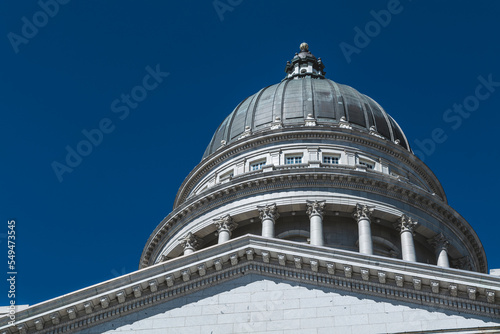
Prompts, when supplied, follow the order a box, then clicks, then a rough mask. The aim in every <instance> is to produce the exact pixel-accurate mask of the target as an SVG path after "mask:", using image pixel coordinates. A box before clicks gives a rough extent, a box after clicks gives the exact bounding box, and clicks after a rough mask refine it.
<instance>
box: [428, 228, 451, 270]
mask: <svg viewBox="0 0 500 334" xmlns="http://www.w3.org/2000/svg"><path fill="white" fill-rule="evenodd" d="M428 241H429V243H430V244H431V245H432V246H434V248H435V250H436V258H437V265H438V266H440V267H445V268H449V267H450V260H449V259H448V246H449V245H450V241H449V240H448V239H447V238H446V237H445V236H444V234H443V233H439V234H438V235H436V236H435V237H434V238H432V239H429V240H428Z"/></svg>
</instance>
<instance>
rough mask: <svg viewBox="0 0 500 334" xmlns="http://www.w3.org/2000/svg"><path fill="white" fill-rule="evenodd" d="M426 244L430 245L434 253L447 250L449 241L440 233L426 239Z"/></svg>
mask: <svg viewBox="0 0 500 334" xmlns="http://www.w3.org/2000/svg"><path fill="white" fill-rule="evenodd" d="M427 242H428V243H430V244H431V245H432V246H434V248H435V249H436V251H440V250H442V249H443V250H446V251H447V250H448V246H449V245H450V241H449V240H448V239H447V238H446V237H445V236H444V234H443V233H442V232H441V233H439V234H436V236H434V238H431V239H428V240H427Z"/></svg>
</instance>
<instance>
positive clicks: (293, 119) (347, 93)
mask: <svg viewBox="0 0 500 334" xmlns="http://www.w3.org/2000/svg"><path fill="white" fill-rule="evenodd" d="M308 114H312V115H313V117H314V118H315V119H316V121H317V124H318V125H319V126H321V125H322V126H323V127H324V126H337V125H338V124H339V120H340V119H341V117H345V120H346V121H347V122H349V123H350V125H351V126H352V128H353V130H361V131H370V129H372V130H373V129H375V130H376V132H378V134H379V135H380V136H382V137H384V138H385V139H387V140H390V141H392V142H395V141H396V140H399V145H401V146H402V147H404V148H405V149H407V150H410V146H409V144H408V141H407V139H406V137H405V135H404V133H403V131H402V130H401V128H400V127H399V125H398V124H397V123H396V122H395V121H394V119H392V117H391V116H389V115H388V114H387V113H386V112H385V111H384V109H382V107H381V106H380V105H379V104H378V103H377V102H375V101H374V100H373V99H371V98H370V97H368V96H366V95H363V94H361V93H359V92H358V91H357V90H355V89H354V88H352V87H350V86H346V85H342V84H338V83H335V82H333V81H331V80H329V79H323V78H311V77H308V76H307V77H302V78H295V79H291V80H284V81H282V82H281V83H279V84H275V85H272V86H268V87H266V88H263V89H261V90H260V91H259V92H257V93H256V94H254V95H251V96H249V97H248V98H246V99H245V100H243V101H242V102H241V103H240V104H239V105H238V106H237V107H236V108H235V109H234V110H233V112H232V113H231V114H230V115H229V116H228V117H226V119H225V120H224V121H223V122H222V123H221V125H220V126H219V128H218V129H217V131H216V132H215V134H214V136H213V137H212V140H211V141H210V144H209V145H208V147H207V149H206V150H205V154H204V155H203V157H204V158H205V157H207V156H209V155H210V154H212V153H214V152H215V151H216V150H217V149H218V148H219V147H220V146H221V141H223V140H224V141H226V144H227V145H229V144H231V143H232V142H235V141H237V140H238V138H239V137H240V136H241V135H242V134H243V132H244V131H245V128H246V127H247V126H248V127H250V129H251V131H252V133H257V132H263V131H266V130H268V131H271V125H272V123H273V121H274V120H275V119H276V117H279V118H280V119H281V121H282V123H283V127H285V128H286V127H301V126H303V125H304V122H305V119H306V118H307V115H308Z"/></svg>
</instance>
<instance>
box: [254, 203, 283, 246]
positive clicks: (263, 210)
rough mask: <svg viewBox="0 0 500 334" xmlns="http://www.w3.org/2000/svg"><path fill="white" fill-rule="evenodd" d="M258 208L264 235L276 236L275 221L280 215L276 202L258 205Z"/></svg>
mask: <svg viewBox="0 0 500 334" xmlns="http://www.w3.org/2000/svg"><path fill="white" fill-rule="evenodd" d="M257 210H259V214H260V219H261V220H262V236H263V237H268V238H274V223H275V222H276V219H278V218H279V216H280V214H279V213H278V207H277V206H276V203H273V204H266V205H263V206H261V205H258V206H257Z"/></svg>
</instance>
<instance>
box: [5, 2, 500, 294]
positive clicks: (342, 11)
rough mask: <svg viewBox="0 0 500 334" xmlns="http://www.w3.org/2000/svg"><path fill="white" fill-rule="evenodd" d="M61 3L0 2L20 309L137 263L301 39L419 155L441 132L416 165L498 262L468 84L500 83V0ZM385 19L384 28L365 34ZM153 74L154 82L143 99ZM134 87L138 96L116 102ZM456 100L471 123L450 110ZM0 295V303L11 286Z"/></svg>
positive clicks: (491, 192)
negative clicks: (184, 189) (230, 127)
mask: <svg viewBox="0 0 500 334" xmlns="http://www.w3.org/2000/svg"><path fill="white" fill-rule="evenodd" d="M45 1H46V2H47V3H53V2H52V1H48V0H45ZM60 1H61V2H62V3H64V4H59V8H55V7H54V6H53V5H52V6H45V7H46V11H48V12H50V14H51V15H44V14H43V13H42V14H40V13H39V12H40V11H41V10H43V9H42V7H43V6H42V7H41V5H40V4H39V3H38V2H37V1H2V2H1V3H0V32H1V35H2V36H3V37H2V38H1V39H0V55H1V59H2V62H1V65H0V136H1V137H0V152H1V158H2V164H1V166H0V175H1V177H0V190H1V191H0V218H1V219H0V241H1V243H0V250H1V251H0V258H2V259H3V260H0V261H3V262H4V265H3V268H4V272H6V271H7V268H6V266H7V265H6V264H7V250H6V245H7V244H6V239H5V237H6V233H7V220H8V219H11V218H15V219H16V223H17V239H16V243H17V244H16V246H17V248H16V251H17V253H16V256H17V257H16V261H17V271H18V276H17V303H21V304H27V303H28V304H34V303H37V302H41V301H44V300H47V299H49V298H53V297H57V296H60V295H62V294H65V293H69V292H71V291H74V290H77V289H80V288H83V287H86V286H89V285H91V284H95V283H98V282H101V281H104V280H107V279H110V278H113V277H115V276H118V275H121V274H125V273H128V272H131V271H134V270H136V269H137V267H138V263H139V257H140V255H141V252H142V249H143V246H144V244H145V242H146V240H147V238H148V237H149V234H150V233H151V232H152V231H153V229H154V228H155V227H156V225H157V224H158V223H159V222H160V221H161V220H162V219H163V217H165V216H166V215H167V214H168V213H169V212H170V211H171V208H172V204H173V200H174V197H175V194H176V192H177V189H178V187H179V185H180V184H181V183H182V181H183V180H184V178H185V177H186V176H187V174H188V173H189V172H190V171H191V169H192V168H193V167H194V166H195V165H196V164H197V163H198V162H199V161H200V159H201V157H202V154H203V152H204V150H205V147H206V145H207V144H208V143H209V141H210V138H211V136H212V134H213V132H214V131H215V129H216V128H217V126H218V125H219V123H220V122H221V121H222V120H223V119H224V117H225V116H226V115H227V114H229V113H230V112H231V111H232V109H233V108H234V107H235V106H236V105H237V104H238V103H239V102H240V101H241V100H242V99H244V98H245V97H247V96H248V95H251V94H253V93H255V92H257V91H258V90H259V89H260V88H262V87H264V86H267V85H271V84H274V83H277V82H279V81H280V80H281V79H282V78H283V77H284V72H283V70H284V66H285V63H286V61H287V60H289V59H291V58H292V57H293V55H294V53H295V52H296V51H298V45H299V44H300V43H301V42H303V41H306V42H308V43H309V45H310V49H311V51H312V52H313V54H315V55H316V56H318V57H322V60H323V62H324V63H325V65H326V71H327V77H328V78H330V79H332V80H334V81H336V82H339V83H343V84H347V85H350V86H353V87H355V88H356V89H358V90H359V91H360V92H362V93H364V94H367V95H368V96H371V97H372V98H374V99H375V100H376V101H378V102H379V103H380V104H381V105H382V106H383V107H384V108H385V109H386V111H387V112H388V113H389V114H391V115H392V116H393V117H394V118H395V119H396V120H397V121H398V122H399V124H400V125H401V127H402V128H403V129H404V130H405V133H406V135H407V137H408V138H409V140H410V142H411V144H412V146H413V148H414V149H418V147H417V145H416V143H415V140H420V141H424V140H426V139H427V140H430V139H429V138H432V132H433V131H434V130H435V129H436V128H441V129H442V131H441V132H442V133H441V134H440V135H439V136H438V137H439V139H440V141H441V139H442V137H443V136H445V137H446V140H445V141H444V142H440V143H436V141H434V143H435V148H434V149H433V150H431V149H430V146H429V142H428V141H427V144H428V146H427V150H428V154H425V162H426V163H427V164H428V165H429V167H430V168H431V169H432V170H433V171H434V172H435V174H436V175H437V177H438V178H439V179H440V180H441V182H442V184H443V186H444V189H445V191H446V193H447V195H448V199H449V203H450V204H451V206H452V207H453V208H455V209H456V210H457V211H458V212H459V213H460V214H462V215H463V216H464V217H465V218H466V219H467V220H468V221H469V223H470V224H471V225H472V226H473V227H474V229H475V230H476V232H477V233H478V235H479V237H480V238H481V240H482V242H483V244H484V247H485V250H486V254H487V256H488V260H489V265H490V268H500V254H499V253H500V246H499V244H498V235H500V223H499V222H498V210H497V209H498V207H499V195H498V193H499V192H498V189H499V187H500V182H499V177H498V171H497V169H498V166H499V163H500V154H499V153H500V152H499V148H498V142H499V140H498V133H499V130H498V125H499V124H500V116H499V112H498V111H499V107H500V87H496V86H494V85H493V86H491V87H490V89H491V90H492V91H487V90H484V87H483V88H482V90H481V89H480V90H479V93H480V96H481V98H482V100H479V99H478V98H477V97H475V96H476V94H477V93H476V88H477V86H478V85H479V84H481V81H480V79H478V77H480V76H482V78H484V80H490V81H493V82H494V83H495V82H500V65H499V61H498V59H500V57H499V53H500V43H499V40H498V38H499V37H498V36H499V33H500V23H499V21H498V18H499V17H500V2H498V1H494V0H490V1H474V2H470V1H467V2H466V1H409V0H401V2H400V4H399V5H398V6H395V4H394V3H393V2H392V1H390V2H388V1H372V0H371V1H308V2H304V1H257V0H253V1H250V0H244V1H237V0H232V1H231V3H232V4H233V5H229V2H228V0H221V1H219V3H218V4H219V7H218V8H219V13H218V12H217V10H216V9H215V8H214V4H213V2H212V1H211V0H207V1H168V2H167V1H129V0H114V1H97V0H92V1H90V0H87V1H77V0H72V1H68V0H65V1H62V0H60ZM43 3H45V2H44V0H42V4H43ZM223 4H225V5H226V7H224V6H223ZM224 10H225V11H224ZM381 10H385V11H388V10H391V11H392V12H393V13H392V14H391V17H390V22H388V17H387V16H383V15H382V14H380V15H381V16H380V17H379V20H385V21H384V22H383V24H380V23H377V24H374V23H373V22H372V21H374V20H375V18H374V15H373V13H371V11H375V12H376V13H380V11H381ZM219 14H220V15H219ZM375 16H377V15H375ZM23 18H25V19H23ZM221 18H222V19H223V20H221ZM34 21H35V23H36V24H37V25H38V27H37V26H36V25H35V26H32V24H34ZM356 27H358V28H359V29H360V30H361V31H365V29H369V34H370V35H371V37H370V36H368V37H369V40H367V39H365V40H362V38H358V39H356V38H355V35H356V34H357V33H356V31H355V28H356ZM377 27H378V28H377ZM33 28H34V29H33ZM370 29H371V30H370ZM23 34H24V35H23ZM341 43H344V44H341ZM347 44H348V45H349V47H347V46H346V45H347ZM341 45H343V46H344V48H348V49H349V50H350V52H351V53H350V54H349V55H348V56H347V57H346V52H345V51H344V52H343V51H342V48H341ZM356 45H357V46H356ZM354 47H357V49H356V51H355V52H354V51H353V50H354V49H353V48H354ZM16 51H17V52H16ZM158 64H159V65H158ZM157 65H158V67H159V68H158V69H157ZM148 66H149V67H150V70H146V67H148ZM150 71H153V72H154V71H159V72H162V73H161V75H157V79H158V82H156V81H154V80H152V79H149V81H147V82H146V86H147V87H149V89H150V90H145V89H144V84H143V78H144V77H145V76H146V75H147V74H148V73H149V72H150ZM166 72H168V73H169V75H168V76H167V75H166V74H165V73H166ZM489 76H491V78H490V79H488V77H489ZM160 81H161V82H160ZM497 85H498V84H497ZM137 87H138V88H137ZM141 87H142V88H141ZM131 92H133V93H134V94H135V97H136V98H138V99H140V100H142V99H143V98H144V99H143V100H142V101H140V102H139V103H137V104H135V102H134V101H132V100H130V101H129V102H128V103H129V105H128V106H127V104H126V103H127V102H126V100H123V101H122V100H121V99H122V94H124V96H125V95H129V94H131ZM144 93H146V94H147V96H143V95H144ZM487 93H489V94H487ZM141 94H142V95H141ZM486 95H487V96H486ZM117 99H118V100H117ZM125 99H126V97H125ZM464 101H466V103H469V105H468V108H469V109H471V111H470V112H468V111H466V112H463V113H462V114H458V113H457V112H455V111H453V110H452V111H450V112H447V110H448V109H449V108H453V105H454V104H463V103H464ZM476 102H478V104H476ZM112 105H113V107H112ZM443 117H445V118H446V119H447V120H445V119H444V118H443ZM106 119H107V120H106ZM102 122H103V123H102ZM100 123H101V127H103V129H105V130H107V132H108V133H105V134H103V137H102V139H101V138H99V136H96V137H94V138H95V140H97V142H99V141H100V143H98V145H97V146H93V147H92V152H91V153H90V154H88V155H87V156H85V157H83V159H82V161H73V162H72V163H73V165H74V166H75V167H74V168H72V169H73V170H72V172H71V173H69V172H67V170H66V172H64V173H62V175H61V178H62V182H59V179H58V177H57V176H56V173H55V172H54V169H53V164H54V161H57V162H59V163H61V164H65V158H66V155H67V147H70V148H72V149H76V148H77V146H78V143H80V142H81V141H82V140H84V139H85V135H84V134H83V133H82V131H84V130H87V131H91V130H92V129H96V128H98V127H99V126H100ZM437 131H438V132H439V130H437ZM94 133H95V132H94ZM80 149H81V150H89V149H90V148H88V147H83V146H82V147H80ZM59 167H60V166H59ZM0 291H1V292H0V304H6V303H7V301H8V300H7V285H6V283H2V285H1V287H0ZM4 291H5V292H4Z"/></svg>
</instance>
